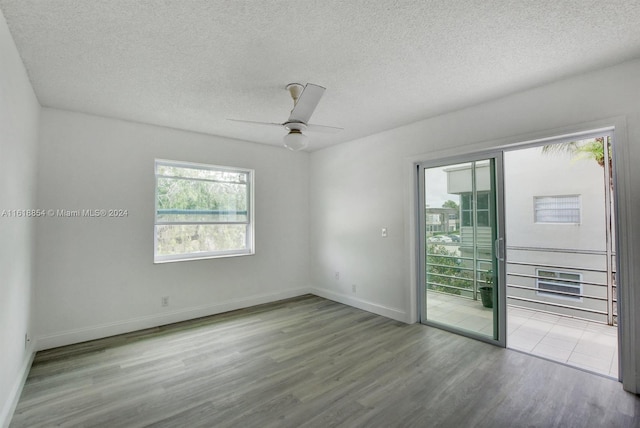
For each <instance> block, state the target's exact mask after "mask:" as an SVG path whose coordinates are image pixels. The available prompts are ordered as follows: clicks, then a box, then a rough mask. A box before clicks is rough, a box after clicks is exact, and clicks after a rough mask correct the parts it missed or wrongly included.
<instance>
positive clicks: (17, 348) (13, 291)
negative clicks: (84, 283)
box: [0, 12, 40, 426]
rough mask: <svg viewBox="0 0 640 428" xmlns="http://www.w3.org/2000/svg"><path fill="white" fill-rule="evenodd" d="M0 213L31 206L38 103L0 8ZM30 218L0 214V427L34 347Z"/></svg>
mask: <svg viewBox="0 0 640 428" xmlns="http://www.w3.org/2000/svg"><path fill="white" fill-rule="evenodd" d="M0 59H1V63H0V212H1V211H2V210H13V209H28V208H35V200H36V186H35V181H36V179H35V178H36V169H35V167H36V149H37V142H38V117H39V114H40V104H38V100H37V99H36V97H35V94H34V93H33V89H32V88H31V84H30V83H29V79H28V77H27V73H26V71H25V69H24V66H23V65H22V61H21V59H20V56H19V55H18V52H17V50H16V47H15V44H14V43H13V38H12V37H11V35H10V34H9V29H8V28H7V24H6V22H5V20H4V16H3V15H2V12H0ZM33 232H34V222H33V221H32V220H30V219H27V218H15V217H6V216H0V426H4V425H5V424H8V419H9V417H10V416H11V414H12V413H13V408H14V406H15V403H16V400H17V398H18V397H17V396H18V394H19V393H20V390H21V387H22V381H23V378H24V376H25V375H26V372H27V370H28V368H29V364H30V362H31V355H32V353H33V349H32V347H31V346H27V347H26V349H25V339H24V335H25V333H28V332H29V329H30V328H31V327H30V326H31V295H32V284H33V279H32V271H33V266H34V263H33Z"/></svg>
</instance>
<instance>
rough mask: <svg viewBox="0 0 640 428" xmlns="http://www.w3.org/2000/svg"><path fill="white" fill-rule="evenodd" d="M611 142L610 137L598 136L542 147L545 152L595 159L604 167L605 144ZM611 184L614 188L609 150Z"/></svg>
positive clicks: (575, 157)
mask: <svg viewBox="0 0 640 428" xmlns="http://www.w3.org/2000/svg"><path fill="white" fill-rule="evenodd" d="M605 142H606V144H610V142H609V137H597V138H594V139H591V140H582V141H570V142H568V143H560V144H548V145H546V146H543V147H542V153H544V154H550V155H552V154H560V153H568V154H570V155H572V156H573V157H574V159H587V160H595V161H596V162H597V163H598V165H600V166H601V167H603V168H604V164H605V160H604V145H605ZM608 157H609V159H608V164H609V185H610V186H611V187H612V188H613V164H612V160H611V150H609V156H608Z"/></svg>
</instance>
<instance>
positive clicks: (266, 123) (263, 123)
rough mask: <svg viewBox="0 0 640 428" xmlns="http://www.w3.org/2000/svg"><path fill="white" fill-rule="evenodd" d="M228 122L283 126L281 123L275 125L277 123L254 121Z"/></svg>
mask: <svg viewBox="0 0 640 428" xmlns="http://www.w3.org/2000/svg"><path fill="white" fill-rule="evenodd" d="M227 120H231V121H234V122H241V123H252V124H254V125H267V126H274V125H275V126H282V124H281V123H275V122H256V121H253V120H241V119H227Z"/></svg>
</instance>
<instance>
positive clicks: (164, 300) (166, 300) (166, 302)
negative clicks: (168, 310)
mask: <svg viewBox="0 0 640 428" xmlns="http://www.w3.org/2000/svg"><path fill="white" fill-rule="evenodd" d="M160 304H161V305H162V306H169V296H162V300H161V303H160Z"/></svg>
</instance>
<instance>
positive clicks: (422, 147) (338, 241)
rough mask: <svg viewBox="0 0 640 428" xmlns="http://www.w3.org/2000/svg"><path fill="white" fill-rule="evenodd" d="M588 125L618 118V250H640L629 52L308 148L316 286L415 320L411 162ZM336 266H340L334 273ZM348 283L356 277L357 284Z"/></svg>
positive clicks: (633, 350) (631, 296) (631, 341)
mask: <svg viewBox="0 0 640 428" xmlns="http://www.w3.org/2000/svg"><path fill="white" fill-rule="evenodd" d="M614 117H615V118H616V119H611V120H609V119H607V118H614ZM587 122H588V124H587ZM625 123H626V125H625ZM581 124H584V125H581ZM594 124H598V125H602V126H604V125H607V124H608V125H614V124H617V125H621V124H622V125H623V126H619V127H618V129H617V134H616V136H617V140H616V143H617V144H618V147H617V153H618V154H622V155H623V156H622V158H621V159H620V160H621V161H622V162H621V163H620V164H619V165H618V168H619V171H620V172H622V174H621V181H620V182H619V183H618V190H620V191H621V192H626V201H624V204H622V205H619V206H620V207H621V215H622V216H623V217H624V218H625V219H626V220H627V221H626V230H623V231H622V235H624V239H623V238H621V239H620V241H621V248H622V250H623V251H622V255H621V258H623V257H624V254H627V255H629V254H640V233H639V230H638V229H632V223H633V222H632V221H631V213H633V212H640V169H638V168H633V169H632V168H629V165H638V164H640V146H639V145H638V142H640V61H634V62H629V63H626V64H622V65H619V66H616V67H612V68H608V69H605V70H600V71H597V72H593V73H589V74H585V75H581V76H577V77H574V78H571V79H567V80H563V81H559V82H556V83H553V84H550V85H546V86H543V87H539V88H535V89H532V90H529V91H525V92H521V93H518V94H514V95H512V96H509V97H505V98H502V99H499V100H496V101H493V102H489V103H485V104H482V105H478V106H474V107H470V108H467V109H464V110H460V111H456V112H452V113H449V114H445V115H442V116H438V117H434V118H431V119H427V120H424V121H420V122H417V123H414V124H411V125H407V126H403V127H400V128H397V129H394V130H390V131H387V132H383V133H379V134H375V135H372V136H369V137H366V138H362V139H359V140H356V141H352V142H350V143H347V144H342V145H338V146H334V147H330V148H327V149H324V150H320V151H317V152H314V153H312V154H311V164H310V167H311V171H310V193H311V195H312V198H311V244H312V245H311V251H310V254H311V260H312V261H313V263H312V265H311V266H312V267H311V282H312V286H313V287H314V292H315V293H317V294H320V295H323V296H326V297H331V298H334V299H336V300H338V301H342V302H345V303H350V304H353V305H355V306H359V307H363V308H366V309H369V310H372V311H374V312H377V313H380V314H385V315H388V316H393V317H395V318H397V319H400V320H405V321H410V322H411V321H415V320H416V317H417V316H416V307H417V303H416V297H415V295H416V292H415V290H416V282H415V281H416V280H415V260H414V257H415V242H416V240H415V238H414V235H415V229H414V227H413V221H414V219H413V212H412V209H413V206H412V204H413V203H414V198H413V192H414V188H413V176H412V174H413V169H412V168H413V166H412V165H413V162H414V161H418V160H433V159H438V158H444V157H447V156H453V155H458V154H463V153H467V152H471V151H479V150H486V149H489V148H492V147H498V146H505V145H508V144H515V143H517V142H520V141H525V140H528V139H531V138H541V137H551V136H554V135H558V134H562V133H563V132H568V131H577V130H579V129H583V128H582V126H593V125H594ZM623 205H625V206H626V207H624V206H623ZM382 227H386V228H388V233H389V236H388V237H387V238H382V237H381V236H380V228H382ZM622 262H623V263H624V264H625V266H624V269H625V270H626V271H625V273H624V275H627V277H626V279H627V281H626V284H625V287H626V288H625V291H624V292H625V293H627V294H628V296H627V297H628V298H627V304H629V305H630V306H631V307H634V308H635V307H640V301H638V300H640V299H637V298H636V297H635V296H636V294H635V289H634V288H633V287H635V286H636V282H638V281H633V279H634V273H633V270H634V267H633V263H631V262H630V261H629V260H627V261H626V262H625V261H624V260H623V261H622ZM335 271H340V279H339V280H336V279H335V277H334V275H333V272H335ZM351 284H357V291H356V293H353V292H352V288H351ZM638 296H639V297H640V294H638ZM629 300H630V301H629ZM639 330H640V329H636V326H635V325H628V328H627V329H626V330H625V333H624V334H625V335H627V336H625V339H624V340H626V344H625V347H623V355H626V357H627V361H628V363H627V364H629V365H628V366H627V367H626V368H625V367H623V368H625V369H626V373H627V375H626V377H625V382H624V383H625V387H626V388H627V389H630V390H635V388H636V386H638V387H640V378H636V373H638V371H637V370H636V369H635V367H636V364H637V365H640V360H636V358H638V359H640V351H639V350H638V349H637V347H636V343H640V339H637V338H636V334H638V331H639ZM639 389H640V388H639Z"/></svg>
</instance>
